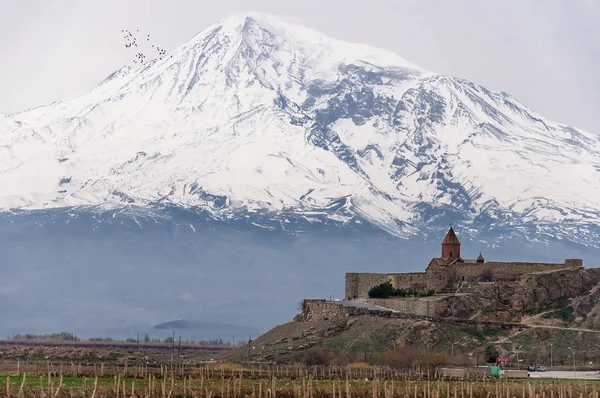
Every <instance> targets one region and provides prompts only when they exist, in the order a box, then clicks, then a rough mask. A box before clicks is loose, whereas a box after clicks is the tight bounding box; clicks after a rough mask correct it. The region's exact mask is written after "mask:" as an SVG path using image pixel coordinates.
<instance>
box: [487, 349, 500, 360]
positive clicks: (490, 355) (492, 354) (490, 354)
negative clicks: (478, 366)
mask: <svg viewBox="0 0 600 398" xmlns="http://www.w3.org/2000/svg"><path fill="white" fill-rule="evenodd" d="M499 356H500V354H499V353H498V350H497V349H496V347H494V346H493V345H491V344H488V345H487V346H486V347H485V361H486V362H487V363H495V362H496V361H497V360H498V357H499Z"/></svg>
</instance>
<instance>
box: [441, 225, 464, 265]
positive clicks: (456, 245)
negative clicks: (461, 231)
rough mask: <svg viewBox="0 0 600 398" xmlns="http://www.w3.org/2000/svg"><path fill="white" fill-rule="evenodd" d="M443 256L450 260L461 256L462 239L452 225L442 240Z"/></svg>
mask: <svg viewBox="0 0 600 398" xmlns="http://www.w3.org/2000/svg"><path fill="white" fill-rule="evenodd" d="M442 258H443V259H444V260H448V261H453V260H456V259H457V258H460V241H459V240H458V237H457V236H456V234H455V233H454V230H453V229H452V227H450V229H449V230H448V233H447V234H446V237H445V238H444V240H443V241H442Z"/></svg>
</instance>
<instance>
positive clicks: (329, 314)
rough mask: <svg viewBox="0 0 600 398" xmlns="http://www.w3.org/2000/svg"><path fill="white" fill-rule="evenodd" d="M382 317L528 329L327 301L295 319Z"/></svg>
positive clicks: (309, 305) (308, 306)
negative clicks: (346, 305)
mask: <svg viewBox="0 0 600 398" xmlns="http://www.w3.org/2000/svg"><path fill="white" fill-rule="evenodd" d="M364 315H371V316H380V317H384V318H396V319H412V320H422V321H430V322H443V323H449V324H456V325H464V324H466V325H484V326H493V327H500V328H513V327H517V328H521V329H524V328H527V327H528V326H527V325H521V324H518V323H508V322H495V321H477V320H473V319H462V318H448V317H442V316H439V315H433V316H428V315H420V314H411V313H407V312H392V311H386V310H371V309H367V308H359V307H345V306H343V305H341V304H340V303H336V302H331V301H325V300H304V301H303V303H302V313H300V314H298V315H297V316H296V317H295V318H294V321H295V322H308V321H323V320H325V321H328V320H343V319H346V318H348V317H353V316H364Z"/></svg>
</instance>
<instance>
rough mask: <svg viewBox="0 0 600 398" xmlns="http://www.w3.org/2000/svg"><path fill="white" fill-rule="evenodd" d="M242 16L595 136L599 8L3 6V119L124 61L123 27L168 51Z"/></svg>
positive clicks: (28, 0) (112, 2) (342, 0)
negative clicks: (384, 57)
mask: <svg viewBox="0 0 600 398" xmlns="http://www.w3.org/2000/svg"><path fill="white" fill-rule="evenodd" d="M243 11H259V12H267V13H272V14H278V15H283V16H290V17H295V18H298V19H300V20H301V21H303V23H304V24H305V25H307V26H310V27H313V28H315V29H317V30H320V31H322V32H324V33H326V34H328V35H330V36H333V37H336V38H339V39H343V40H347V41H354V42H363V43H367V44H370V45H374V46H377V47H383V48H387V49H389V50H392V51H394V52H396V53H398V54H400V55H401V56H403V57H404V58H406V59H407V60H409V61H411V62H413V63H415V64H417V65H420V66H421V67H423V68H425V69H429V70H432V71H435V72H439V73H444V74H449V75H453V76H459V77H464V78H467V79H469V80H472V81H474V82H476V83H480V84H482V85H484V86H486V87H487V88H490V89H493V90H498V91H505V92H508V93H510V94H512V95H514V96H515V97H517V98H518V99H520V100H521V101H522V102H524V103H525V104H527V105H528V106H530V107H531V108H533V109H534V110H535V111H537V112H539V113H541V114H542V115H544V116H546V117H548V118H550V119H553V120H556V121H559V122H564V123H569V124H572V125H575V126H577V127H581V128H584V129H587V130H589V131H593V132H598V133H600V112H599V110H600V0H503V1H494V0H485V1H483V0H368V1H358V0H252V1H250V0H218V1H215V0H211V1H208V0H201V1H200V0H169V1H165V0H144V1H141V0H140V1H137V0H0V51H1V52H0V113H3V112H4V113H8V112H14V111H18V110H21V109H25V108H28V107H33V106H36V105H40V104H44V103H47V102H50V101H53V100H57V99H60V98H62V97H65V96H68V95H73V94H77V93H79V92H81V91H85V90H87V89H89V88H91V87H92V86H93V85H95V84H96V83H97V82H99V81H101V80H102V79H103V78H104V77H106V76H107V75H108V74H109V73H111V72H112V71H114V70H116V69H118V68H120V67H121V66H123V65H124V64H129V63H131V61H132V59H133V56H132V53H131V52H130V51H128V49H126V48H124V41H123V37H122V33H121V29H129V30H136V29H140V32H148V33H150V34H151V35H152V37H153V39H154V41H155V42H156V44H157V45H160V46H161V47H164V48H166V49H172V48H174V47H176V46H178V45H180V44H182V43H183V42H185V41H186V40H188V39H189V38H190V37H191V36H193V35H194V34H195V33H197V32H199V31H200V30H202V29H203V28H205V27H206V26H208V25H211V24H213V23H215V22H217V21H218V20H220V19H222V18H224V17H226V16H227V15H230V14H234V13H239V12H243Z"/></svg>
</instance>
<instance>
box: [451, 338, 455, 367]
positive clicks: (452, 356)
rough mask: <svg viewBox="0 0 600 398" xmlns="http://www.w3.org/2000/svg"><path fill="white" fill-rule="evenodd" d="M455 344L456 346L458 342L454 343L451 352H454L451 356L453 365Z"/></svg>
mask: <svg viewBox="0 0 600 398" xmlns="http://www.w3.org/2000/svg"><path fill="white" fill-rule="evenodd" d="M454 344H456V342H454V343H452V346H451V348H450V351H451V352H452V354H451V360H452V363H453V364H454Z"/></svg>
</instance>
